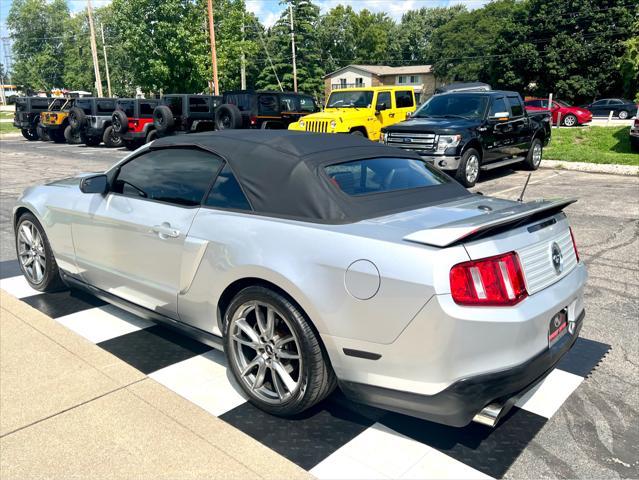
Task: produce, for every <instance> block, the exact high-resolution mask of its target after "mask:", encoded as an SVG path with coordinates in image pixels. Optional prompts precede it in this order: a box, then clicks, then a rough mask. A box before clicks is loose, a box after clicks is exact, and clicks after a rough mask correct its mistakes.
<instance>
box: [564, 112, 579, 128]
mask: <svg viewBox="0 0 639 480" xmlns="http://www.w3.org/2000/svg"><path fill="white" fill-rule="evenodd" d="M564 125H565V126H566V127H574V126H575V125H577V117H575V116H574V115H572V114H569V115H566V116H565V117H564Z"/></svg>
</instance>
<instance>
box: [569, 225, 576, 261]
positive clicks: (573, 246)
mask: <svg viewBox="0 0 639 480" xmlns="http://www.w3.org/2000/svg"><path fill="white" fill-rule="evenodd" d="M568 228H569V229H570V238H572V248H574V249H575V258H577V263H579V250H577V242H575V234H574V233H573V231H572V227H568Z"/></svg>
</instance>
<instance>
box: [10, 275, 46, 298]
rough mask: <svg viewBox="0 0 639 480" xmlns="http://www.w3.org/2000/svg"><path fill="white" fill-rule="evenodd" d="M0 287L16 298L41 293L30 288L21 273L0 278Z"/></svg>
mask: <svg viewBox="0 0 639 480" xmlns="http://www.w3.org/2000/svg"><path fill="white" fill-rule="evenodd" d="M0 288H1V289H2V290H4V291H5V292H7V293H10V294H11V295H13V296H14V297H16V298H24V297H30V296H32V295H39V294H41V293H42V292H39V291H38V290H35V289H33V288H31V286H30V285H29V283H28V282H27V280H26V279H25V278H24V277H23V276H22V275H18V276H17V277H10V278H3V279H2V280H0Z"/></svg>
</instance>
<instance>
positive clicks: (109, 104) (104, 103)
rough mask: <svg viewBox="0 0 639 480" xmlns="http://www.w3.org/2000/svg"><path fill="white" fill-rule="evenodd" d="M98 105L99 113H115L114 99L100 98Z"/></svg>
mask: <svg viewBox="0 0 639 480" xmlns="http://www.w3.org/2000/svg"><path fill="white" fill-rule="evenodd" d="M97 107H98V115H100V114H102V115H104V114H107V113H113V110H115V102H114V101H113V100H100V101H98V105H97Z"/></svg>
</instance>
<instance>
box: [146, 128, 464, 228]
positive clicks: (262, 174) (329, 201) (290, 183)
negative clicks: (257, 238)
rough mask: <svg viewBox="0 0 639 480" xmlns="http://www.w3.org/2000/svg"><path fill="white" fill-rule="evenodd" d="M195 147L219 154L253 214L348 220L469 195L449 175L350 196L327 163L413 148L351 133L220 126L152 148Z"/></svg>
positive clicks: (390, 154) (168, 139)
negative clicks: (419, 184) (429, 182)
mask: <svg viewBox="0 0 639 480" xmlns="http://www.w3.org/2000/svg"><path fill="white" fill-rule="evenodd" d="M185 146H191V147H198V148H201V149H204V150H208V151H210V152H213V153H215V154H217V155H219V156H220V157H222V158H223V159H225V160H226V161H227V162H228V163H229V165H230V167H231V169H232V170H233V173H234V174H235V176H236V177H237V179H238V181H239V182H240V184H241V186H242V189H243V190H244V193H245V194H246V196H247V197H248V200H249V202H250V203H251V205H252V207H253V209H254V211H255V212H256V213H258V214H263V215H271V216H278V217H286V218H292V219H297V220H303V221H309V222H320V223H350V222H356V221H359V220H363V219H366V218H374V217H380V216H383V215H386V214H389V213H394V212H399V211H405V210H413V209H416V208H420V207H425V206H428V205H433V204H436V203H442V202H445V201H449V200H452V199H454V198H459V197H463V196H465V195H470V193H469V192H468V191H467V190H466V189H465V188H464V187H462V186H461V185H460V184H459V183H457V182H455V181H453V180H452V179H448V177H446V180H445V181H444V183H442V184H441V185H436V186H430V187H424V188H412V189H407V190H398V191H393V192H383V193H376V194H369V195H361V196H349V195H347V194H345V193H344V192H342V191H341V190H340V189H339V187H337V186H336V185H334V184H332V183H331V182H330V180H329V178H328V176H327V175H326V174H325V173H324V167H325V166H326V165H332V164H336V163H342V162H348V161H354V160H360V159H366V158H378V157H393V158H414V159H420V157H419V156H418V155H416V154H415V153H412V152H409V151H406V150H402V149H400V148H394V147H388V146H386V145H382V144H379V143H373V142H371V141H369V140H367V139H365V138H363V137H359V136H355V135H339V134H318V133H305V132H297V131H291V130H224V131H217V132H205V133H195V134H189V135H176V136H170V137H164V138H160V139H158V140H156V141H155V142H153V144H151V147H150V148H151V149H158V148H167V147H185Z"/></svg>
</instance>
